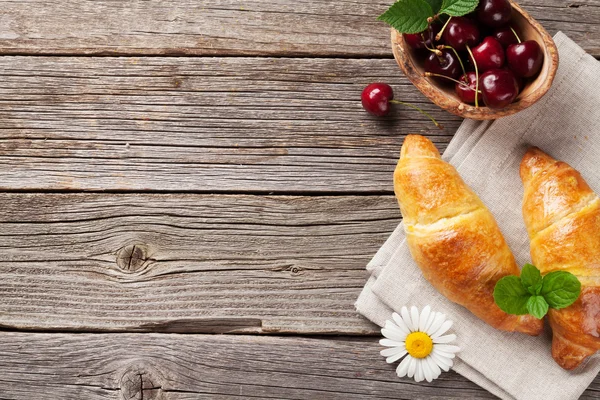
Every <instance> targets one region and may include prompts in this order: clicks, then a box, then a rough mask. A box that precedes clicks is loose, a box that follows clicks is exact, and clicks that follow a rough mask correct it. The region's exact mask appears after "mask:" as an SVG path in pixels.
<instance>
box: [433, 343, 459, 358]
mask: <svg viewBox="0 0 600 400" xmlns="http://www.w3.org/2000/svg"><path fill="white" fill-rule="evenodd" d="M436 346H437V345H436ZM436 346H433V351H432V352H431V354H434V353H435V354H437V355H438V356H440V357H444V358H454V357H456V354H454V353H448V352H446V351H442V350H439V349H438V348H437V347H436Z"/></svg>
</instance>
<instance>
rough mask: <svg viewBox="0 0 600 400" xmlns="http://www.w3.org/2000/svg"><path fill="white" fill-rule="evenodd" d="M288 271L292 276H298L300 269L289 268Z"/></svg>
mask: <svg viewBox="0 0 600 400" xmlns="http://www.w3.org/2000/svg"><path fill="white" fill-rule="evenodd" d="M289 271H290V272H291V273H292V275H298V274H300V272H301V271H302V269H301V268H300V267H296V266H292V267H290V269H289Z"/></svg>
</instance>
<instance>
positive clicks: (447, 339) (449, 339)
mask: <svg viewBox="0 0 600 400" xmlns="http://www.w3.org/2000/svg"><path fill="white" fill-rule="evenodd" d="M405 339H406V336H405V337H404V338H403V339H402V340H405ZM454 340H456V335H455V334H453V333H452V334H450V335H445V336H439V337H437V338H435V339H433V343H450V342H452V341H454Z"/></svg>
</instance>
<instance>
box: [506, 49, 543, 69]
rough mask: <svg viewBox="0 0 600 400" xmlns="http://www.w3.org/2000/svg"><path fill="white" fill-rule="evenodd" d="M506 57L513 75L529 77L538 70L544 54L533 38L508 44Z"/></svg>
mask: <svg viewBox="0 0 600 400" xmlns="http://www.w3.org/2000/svg"><path fill="white" fill-rule="evenodd" d="M506 59H507V61H508V66H509V67H510V69H512V71H513V72H514V73H515V75H517V76H520V77H523V78H530V77H532V76H534V75H535V74H537V73H538V72H540V69H541V68H542V64H543V63H544V54H543V53H542V48H541V47H540V45H539V44H538V43H537V42H536V41H535V40H527V41H525V42H523V43H517V44H511V45H510V46H508V48H507V49H506Z"/></svg>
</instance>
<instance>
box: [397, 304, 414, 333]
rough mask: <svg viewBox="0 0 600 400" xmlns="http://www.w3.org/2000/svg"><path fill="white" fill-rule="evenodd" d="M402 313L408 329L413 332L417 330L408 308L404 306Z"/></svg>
mask: <svg viewBox="0 0 600 400" xmlns="http://www.w3.org/2000/svg"><path fill="white" fill-rule="evenodd" d="M400 315H402V319H403V320H404V323H405V324H406V326H407V327H408V330H409V331H411V332H413V331H415V330H416V328H414V327H413V325H412V321H411V320H410V314H409V313H408V308H406V307H402V309H401V310H400Z"/></svg>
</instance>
